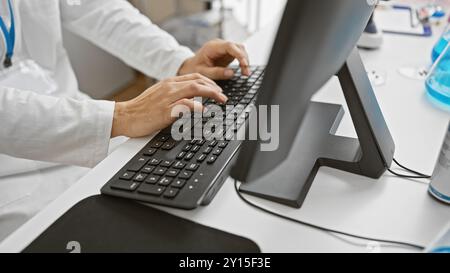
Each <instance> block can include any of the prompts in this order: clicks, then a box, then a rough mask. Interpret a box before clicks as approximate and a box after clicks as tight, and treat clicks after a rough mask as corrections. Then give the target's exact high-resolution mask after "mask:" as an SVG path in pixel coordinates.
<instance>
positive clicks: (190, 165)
mask: <svg viewBox="0 0 450 273" xmlns="http://www.w3.org/2000/svg"><path fill="white" fill-rule="evenodd" d="M199 167H200V165H198V164H195V163H192V164H189V165H188V166H187V168H186V170H188V171H194V172H195V171H196V170H197V169H198V168H199Z"/></svg>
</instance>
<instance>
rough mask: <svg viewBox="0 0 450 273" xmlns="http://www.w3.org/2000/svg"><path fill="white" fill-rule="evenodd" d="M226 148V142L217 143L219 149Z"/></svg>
mask: <svg viewBox="0 0 450 273" xmlns="http://www.w3.org/2000/svg"><path fill="white" fill-rule="evenodd" d="M227 146H228V142H226V141H221V142H219V148H222V149H223V148H226V147H227Z"/></svg>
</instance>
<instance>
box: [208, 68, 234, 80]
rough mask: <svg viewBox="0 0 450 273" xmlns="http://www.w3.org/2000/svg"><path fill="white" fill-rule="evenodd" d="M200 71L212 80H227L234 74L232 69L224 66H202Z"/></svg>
mask: <svg viewBox="0 0 450 273" xmlns="http://www.w3.org/2000/svg"><path fill="white" fill-rule="evenodd" d="M200 72H201V73H202V74H203V75H205V76H207V77H208V78H211V79H213V80H229V79H231V78H232V77H233V76H234V71H233V70H232V69H230V68H224V67H203V68H201V71H200Z"/></svg>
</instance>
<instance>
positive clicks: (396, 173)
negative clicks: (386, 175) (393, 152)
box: [388, 158, 431, 179]
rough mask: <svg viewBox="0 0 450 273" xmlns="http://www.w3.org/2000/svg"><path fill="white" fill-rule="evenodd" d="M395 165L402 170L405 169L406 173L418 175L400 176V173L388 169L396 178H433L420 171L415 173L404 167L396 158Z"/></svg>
mask: <svg viewBox="0 0 450 273" xmlns="http://www.w3.org/2000/svg"><path fill="white" fill-rule="evenodd" d="M394 163H395V164H397V165H398V166H399V167H400V168H402V169H404V170H405V171H408V172H410V173H413V174H416V175H405V174H400V173H398V172H395V171H393V170H392V169H388V171H389V172H390V173H391V174H393V175H395V176H398V177H401V178H413V179H430V178H431V175H426V174H423V173H420V172H418V171H414V170H412V169H410V168H408V167H405V166H404V165H402V164H400V163H399V162H398V161H397V160H396V159H395V158H394Z"/></svg>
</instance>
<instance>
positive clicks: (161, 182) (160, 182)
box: [158, 177, 173, 187]
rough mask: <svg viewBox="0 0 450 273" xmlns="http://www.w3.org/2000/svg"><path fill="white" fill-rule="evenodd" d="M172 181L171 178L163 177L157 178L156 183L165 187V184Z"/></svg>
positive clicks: (167, 184)
mask: <svg viewBox="0 0 450 273" xmlns="http://www.w3.org/2000/svg"><path fill="white" fill-rule="evenodd" d="M172 181H173V178H170V177H163V178H161V179H160V180H159V182H158V185H160V186H164V187H166V186H169V185H170V183H172Z"/></svg>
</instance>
